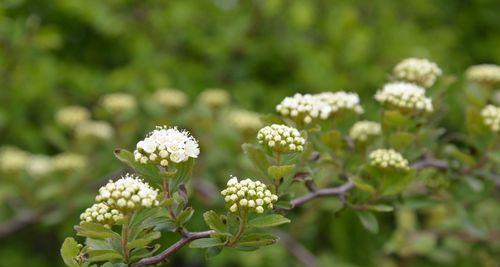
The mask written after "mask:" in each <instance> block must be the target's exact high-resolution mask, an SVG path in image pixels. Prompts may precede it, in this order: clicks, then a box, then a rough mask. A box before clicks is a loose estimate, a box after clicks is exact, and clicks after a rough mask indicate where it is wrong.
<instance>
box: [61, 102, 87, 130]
mask: <svg viewBox="0 0 500 267" xmlns="http://www.w3.org/2000/svg"><path fill="white" fill-rule="evenodd" d="M89 119H90V111H89V110H88V109H86V108H84V107H80V106H67V107H64V108H61V109H59V110H58V111H57V113H56V121H57V123H59V124H60V125H63V126H66V127H68V128H73V127H75V126H77V125H78V124H80V123H82V122H84V121H87V120H89Z"/></svg>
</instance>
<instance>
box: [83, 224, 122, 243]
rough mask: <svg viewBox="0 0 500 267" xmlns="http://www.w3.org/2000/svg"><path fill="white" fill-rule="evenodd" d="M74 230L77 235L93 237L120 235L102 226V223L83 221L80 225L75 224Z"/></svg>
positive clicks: (102, 237) (101, 237) (114, 236)
mask: <svg viewBox="0 0 500 267" xmlns="http://www.w3.org/2000/svg"><path fill="white" fill-rule="evenodd" d="M75 230H76V232H77V234H78V235H79V236H85V237H89V238H95V239H104V238H118V239H120V235H119V234H117V233H115V232H113V231H112V230H111V229H109V228H106V227H104V225H102V224H98V223H88V222H84V223H82V224H80V225H77V226H75Z"/></svg>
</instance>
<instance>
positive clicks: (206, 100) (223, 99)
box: [198, 89, 230, 108]
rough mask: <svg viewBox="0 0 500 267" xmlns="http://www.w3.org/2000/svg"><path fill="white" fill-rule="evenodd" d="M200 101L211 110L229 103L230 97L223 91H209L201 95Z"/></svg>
mask: <svg viewBox="0 0 500 267" xmlns="http://www.w3.org/2000/svg"><path fill="white" fill-rule="evenodd" d="M198 99H199V101H200V103H201V104H203V105H206V106H208V107H211V108H220V107H222V106H225V105H227V104H228V103H229V101H230V96H229V94H228V93H227V92H226V91H225V90H223V89H207V90H205V91H203V92H202V93H201V94H200V95H199V97H198Z"/></svg>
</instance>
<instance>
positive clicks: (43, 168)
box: [26, 155, 53, 177]
mask: <svg viewBox="0 0 500 267" xmlns="http://www.w3.org/2000/svg"><path fill="white" fill-rule="evenodd" d="M52 169H53V165H52V159H51V158H50V157H48V156H45V155H31V156H30V157H29V161H28V162H27V164H26V171H27V172H28V173H29V174H30V175H31V176H34V177H42V176H46V175H48V174H49V173H50V172H52Z"/></svg>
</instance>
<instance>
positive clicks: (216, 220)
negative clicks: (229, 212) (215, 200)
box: [203, 210, 227, 233]
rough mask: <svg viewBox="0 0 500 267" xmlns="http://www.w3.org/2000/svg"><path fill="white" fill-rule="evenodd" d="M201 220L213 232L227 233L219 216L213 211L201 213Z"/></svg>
mask: <svg viewBox="0 0 500 267" xmlns="http://www.w3.org/2000/svg"><path fill="white" fill-rule="evenodd" d="M203 219H204V220H205V223H206V224H207V225H208V227H210V229H212V230H215V231H217V232H218V233H226V232H227V226H226V225H225V224H224V222H223V221H222V219H221V217H220V216H219V214H217V213H216V212H215V211H213V210H210V211H207V212H205V213H203Z"/></svg>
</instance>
